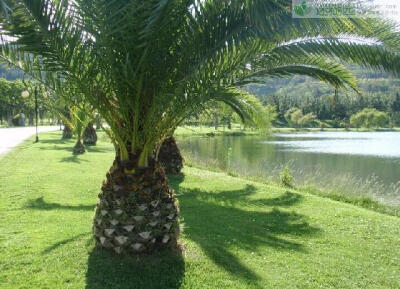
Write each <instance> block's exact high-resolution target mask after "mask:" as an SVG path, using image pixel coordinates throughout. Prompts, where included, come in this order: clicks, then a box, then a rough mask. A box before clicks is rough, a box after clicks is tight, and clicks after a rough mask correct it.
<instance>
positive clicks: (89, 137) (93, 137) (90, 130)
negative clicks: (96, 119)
mask: <svg viewBox="0 0 400 289" xmlns="http://www.w3.org/2000/svg"><path fill="white" fill-rule="evenodd" d="M82 137H83V144H84V145H90V146H94V145H96V143H97V133H96V129H95V128H94V127H93V121H90V122H89V123H88V124H87V126H86V128H85V130H84V131H83V136H82Z"/></svg>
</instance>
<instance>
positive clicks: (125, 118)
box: [1, 0, 400, 252]
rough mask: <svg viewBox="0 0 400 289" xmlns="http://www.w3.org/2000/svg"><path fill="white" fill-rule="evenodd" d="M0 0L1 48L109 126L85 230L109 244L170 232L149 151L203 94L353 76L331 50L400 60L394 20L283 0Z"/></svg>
mask: <svg viewBox="0 0 400 289" xmlns="http://www.w3.org/2000/svg"><path fill="white" fill-rule="evenodd" d="M3 2H4V3H3V5H2V7H3V13H2V17H1V33H2V41H3V46H2V50H1V57H2V58H3V60H5V61H7V62H8V63H10V64H12V65H15V66H17V67H20V68H21V69H23V70H24V71H26V72H27V73H29V74H30V75H31V77H33V78H35V79H37V80H38V81H40V82H43V83H45V84H46V85H47V86H49V87H52V88H53V89H54V90H58V89H60V87H63V86H64V85H65V84H66V83H68V85H73V86H74V88H75V89H76V90H78V91H79V93H81V94H82V95H83V96H84V98H85V100H86V101H88V102H89V103H90V104H91V105H92V106H93V107H94V108H95V109H96V110H97V111H98V112H99V113H100V114H101V116H102V117H103V118H104V120H105V121H106V122H107V123H108V125H109V127H110V130H111V131H112V136H113V141H114V144H115V146H116V148H117V150H116V151H117V153H116V158H115V161H114V163H113V165H112V167H111V169H110V171H109V172H108V173H107V179H106V181H105V182H104V183H103V186H102V188H101V193H100V195H99V198H100V202H99V204H98V206H97V208H96V214H95V220H94V234H95V239H96V244H98V245H99V246H101V247H105V248H113V249H114V250H115V251H116V252H122V251H133V252H142V251H151V250H153V249H155V248H157V247H160V246H165V245H168V244H169V245H173V244H174V243H175V242H176V238H177V234H178V232H179V224H178V223H179V222H178V205H177V200H176V196H175V195H174V192H173V191H172V190H171V189H170V188H169V187H168V182H167V180H166V177H165V174H164V172H163V170H162V169H161V167H160V165H159V163H158V161H157V159H156V157H155V155H157V154H153V152H154V151H156V152H157V151H158V148H159V146H160V144H161V142H162V141H163V139H164V138H166V137H167V136H170V135H172V134H173V132H174V130H175V128H176V127H177V126H178V125H179V124H180V123H181V122H182V121H183V120H184V119H185V118H186V117H187V116H188V115H190V114H191V113H192V112H194V111H198V110H199V109H201V108H202V107H203V106H204V104H205V103H207V102H208V101H210V100H216V101H223V102H225V103H227V104H229V105H231V106H232V107H236V108H237V109H238V110H240V109H239V108H240V107H242V106H243V103H241V102H240V101H238V100H237V98H236V97H235V96H236V95H237V91H236V88H237V87H241V86H243V85H245V84H247V83H249V82H253V81H260V79H261V78H262V77H264V76H282V75H290V74H296V73H302V74H306V75H311V76H314V77H319V78H324V79H326V80H329V81H330V82H331V83H332V84H334V85H335V86H337V87H343V86H345V85H350V86H353V87H355V83H352V82H353V79H352V78H351V77H349V74H346V73H345V72H344V71H345V69H343V67H342V66H341V65H338V64H337V63H336V62H335V60H337V59H341V60H342V61H351V62H354V63H358V64H360V65H364V66H368V67H373V68H378V69H386V70H388V71H392V72H394V73H397V74H398V73H399V72H400V65H399V64H400V61H399V60H400V58H399V54H398V51H399V48H400V35H399V33H398V32H397V31H396V30H395V29H394V27H393V25H392V24H390V23H385V22H383V21H380V20H374V19H345V18H340V19H292V16H291V8H290V5H291V0H280V1H276V0H231V1H220V0H202V1H199V0H146V1H142V0H57V1H56V0H36V1H32V0H3ZM366 40H367V41H366ZM329 58H330V59H331V60H329ZM338 75H341V76H339V77H338Z"/></svg>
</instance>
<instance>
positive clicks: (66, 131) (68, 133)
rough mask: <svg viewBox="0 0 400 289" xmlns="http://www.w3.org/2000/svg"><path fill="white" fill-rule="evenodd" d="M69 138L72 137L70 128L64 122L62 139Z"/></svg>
mask: <svg viewBox="0 0 400 289" xmlns="http://www.w3.org/2000/svg"><path fill="white" fill-rule="evenodd" d="M70 138H72V131H71V128H70V127H69V126H68V125H67V124H64V130H63V134H62V139H70Z"/></svg>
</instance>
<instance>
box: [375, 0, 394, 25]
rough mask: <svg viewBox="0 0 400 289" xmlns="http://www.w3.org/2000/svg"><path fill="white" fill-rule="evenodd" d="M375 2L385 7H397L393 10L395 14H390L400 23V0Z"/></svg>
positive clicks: (379, 0)
mask: <svg viewBox="0 0 400 289" xmlns="http://www.w3.org/2000/svg"><path fill="white" fill-rule="evenodd" d="M374 3H375V4H377V5H384V6H383V7H385V6H386V7H388V6H394V7H395V9H394V10H392V11H393V13H394V14H395V15H392V16H390V18H392V19H393V20H395V21H396V22H397V23H399V24H400V0H374ZM388 10H389V9H388Z"/></svg>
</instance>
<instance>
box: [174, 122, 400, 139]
mask: <svg viewBox="0 0 400 289" xmlns="http://www.w3.org/2000/svg"><path fill="white" fill-rule="evenodd" d="M320 131H325V132H390V131H397V132H400V128H377V129H367V128H348V129H345V128H324V129H323V130H321V128H292V127H273V128H272V129H271V132H272V133H302V132H320ZM219 135H226V136H244V135H265V132H262V131H259V130H257V129H249V128H247V129H243V128H242V127H241V126H240V125H238V124H233V125H232V129H228V128H227V127H222V126H221V127H219V128H218V130H216V129H215V128H214V127H208V126H190V125H185V126H181V127H178V129H177V130H176V131H175V136H178V137H182V136H219Z"/></svg>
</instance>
